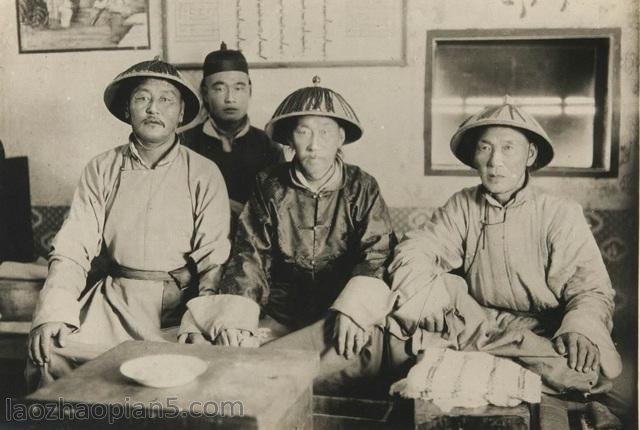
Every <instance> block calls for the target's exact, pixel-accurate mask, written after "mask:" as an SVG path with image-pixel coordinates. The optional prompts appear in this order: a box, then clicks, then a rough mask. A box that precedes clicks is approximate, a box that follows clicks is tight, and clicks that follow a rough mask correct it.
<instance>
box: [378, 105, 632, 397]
mask: <svg viewBox="0 0 640 430" xmlns="http://www.w3.org/2000/svg"><path fill="white" fill-rule="evenodd" d="M451 150H452V152H453V153H454V154H455V156H456V157H457V158H458V159H459V160H460V161H461V162H463V163H464V164H466V165H468V166H471V167H473V168H474V169H476V170H477V172H478V175H479V177H480V180H481V184H480V185H478V186H475V187H471V188H466V189H463V190H462V191H460V192H458V193H456V194H454V195H453V196H452V197H451V198H450V199H449V200H448V201H447V203H446V204H445V205H444V206H443V207H441V208H439V209H438V210H436V212H435V213H434V214H433V217H432V219H431V222H430V223H428V224H427V225H426V226H425V227H424V228H423V229H421V230H419V231H414V232H409V233H407V235H406V237H405V238H404V240H403V241H402V242H401V243H400V244H399V245H398V246H397V247H396V249H395V256H394V259H393V262H392V263H391V265H390V266H389V271H390V272H391V274H392V279H393V282H392V290H393V294H396V295H397V301H396V305H395V308H394V314H393V316H392V320H393V321H392V324H391V325H390V329H391V332H392V333H393V334H394V335H395V336H397V337H399V338H405V339H407V338H409V337H412V340H411V341H412V348H413V350H415V351H417V350H419V349H421V348H424V347H427V346H429V345H433V344H444V345H445V346H447V347H451V348H455V349H460V350H480V351H485V352H490V353H494V354H496V355H501V356H508V357H512V358H514V359H515V360H516V361H518V362H519V363H520V364H522V365H524V366H525V367H528V368H529V369H530V370H532V371H534V372H536V373H538V374H540V375H541V376H542V381H543V383H544V384H545V385H546V387H547V389H548V390H549V391H550V392H561V393H562V392H566V391H569V390H577V391H579V392H582V393H593V392H599V391H606V389H607V387H608V386H610V385H611V384H610V382H608V379H611V378H615V377H616V376H618V375H619V374H620V371H621V361H620V356H619V355H618V352H617V351H616V348H615V346H614V344H613V342H612V339H611V335H610V333H611V328H612V313H613V308H614V301H613V298H614V290H613V288H612V287H611V282H610V280H609V276H608V274H607V271H606V269H605V266H604V263H603V261H602V257H601V255H600V252H599V250H598V247H597V245H596V242H595V240H594V238H593V235H592V234H591V231H590V229H589V226H588V224H587V222H586V220H585V218H584V216H583V213H582V208H581V207H580V206H579V205H578V204H577V203H575V202H573V201H571V200H569V199H565V198H560V197H556V196H553V195H551V194H549V193H547V192H545V191H542V190H541V189H539V188H537V187H535V186H534V185H533V184H532V180H531V177H530V173H531V172H532V171H534V170H536V169H539V168H542V167H544V166H545V165H547V164H548V163H549V162H550V161H551V160H552V158H553V148H552V146H551V142H550V139H549V137H548V136H547V134H546V133H545V131H544V130H543V129H542V127H541V126H540V125H539V124H538V122H537V121H536V120H535V119H534V118H533V117H532V116H530V115H529V114H527V113H526V111H524V110H523V109H521V108H519V107H517V106H515V105H513V104H511V103H509V102H508V101H505V103H504V104H503V105H501V106H493V107H489V108H486V109H484V110H482V111H481V112H479V113H477V114H476V115H473V116H471V117H470V118H469V119H467V120H466V121H465V122H464V123H462V124H461V126H460V127H459V129H458V131H457V132H456V133H455V134H454V136H453V138H452V139H451ZM454 269H457V273H458V272H459V273H460V275H461V276H454V275H452V274H448V272H450V271H452V270H454Z"/></svg>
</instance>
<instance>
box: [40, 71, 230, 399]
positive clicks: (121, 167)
mask: <svg viewBox="0 0 640 430" xmlns="http://www.w3.org/2000/svg"><path fill="white" fill-rule="evenodd" d="M104 101H105V104H106V105H107V108H108V109H109V111H110V112H111V113H112V114H113V115H114V116H115V117H116V118H118V119H119V120H120V121H123V122H125V123H127V124H130V125H131V128H132V133H131V135H130V136H129V139H128V142H126V143H124V144H123V145H121V146H118V147H116V148H114V149H111V150H109V151H107V152H105V153H103V154H101V155H99V156H97V157H96V158H94V159H93V160H92V161H91V162H89V164H88V165H87V166H86V167H85V169H84V171H83V173H82V177H81V178H80V183H79V184H78V187H77V189H76V192H75V194H74V197H73V201H72V203H71V209H70V211H69V216H68V217H67V219H66V220H65V222H64V224H63V226H62V228H61V229H60V231H59V232H58V234H57V235H56V237H55V239H54V241H53V251H52V253H51V256H50V265H49V274H48V276H47V280H46V282H45V285H44V288H43V290H42V292H41V294H40V298H39V301H38V305H37V308H36V311H35V315H34V319H33V328H32V330H31V333H30V335H29V357H30V361H29V363H28V366H27V378H28V382H29V385H30V388H35V387H36V386H37V385H38V384H44V383H47V382H50V381H51V380H53V379H57V378H59V377H61V376H62V375H64V374H65V373H67V372H70V371H71V370H72V369H74V368H75V367H77V366H78V365H80V364H82V363H84V362H86V361H87V360H90V359H92V358H94V357H96V356H97V355H99V354H100V353H102V352H104V351H106V350H107V349H109V348H111V347H113V346H115V345H117V344H119V343H121V342H124V341H126V340H132V339H134V340H156V341H162V340H165V339H166V340H172V341H175V340H176V332H177V330H176V329H177V325H179V324H180V322H181V318H182V314H183V313H184V309H185V304H186V302H187V300H188V299H190V298H192V297H195V296H197V295H198V292H199V288H200V286H204V285H207V286H209V285H211V284H212V283H213V282H214V279H215V278H216V277H217V275H218V272H219V270H220V267H221V265H222V264H223V263H224V261H225V260H226V259H227V257H228V255H229V241H228V239H227V236H228V233H229V203H228V197H227V192H226V188H225V186H224V180H223V179H222V175H221V174H220V172H219V171H218V169H217V168H216V166H215V165H214V164H213V163H212V162H211V161H209V160H207V159H205V158H204V157H202V156H200V155H198V154H196V153H195V152H193V151H191V150H190V149H187V148H185V147H184V146H182V145H180V141H179V138H178V136H177V135H176V129H177V128H178V126H179V125H180V124H182V123H188V122H190V121H192V120H194V119H195V118H196V116H197V115H198V112H199V110H200V98H199V96H198V94H197V92H195V91H194V90H193V89H191V87H190V85H189V84H188V83H187V81H185V80H184V79H183V78H182V76H181V75H180V73H179V72H178V71H177V70H176V69H175V68H174V67H173V66H172V65H170V64H167V63H165V62H163V61H160V60H152V61H144V62H142V63H139V64H136V65H134V66H132V67H130V68H129V69H127V70H126V71H124V72H122V73H121V74H119V75H118V76H117V77H116V78H115V79H114V80H113V81H112V82H111V83H110V84H109V85H108V86H107V88H106V89H105V92H104ZM98 256H100V259H96V257H98ZM100 260H106V264H105V265H104V266H105V267H103V270H104V273H101V276H98V279H97V280H96V282H94V283H87V274H88V273H89V271H90V269H92V266H93V265H94V262H95V261H100ZM85 285H86V286H87V289H85ZM172 327H173V329H172Z"/></svg>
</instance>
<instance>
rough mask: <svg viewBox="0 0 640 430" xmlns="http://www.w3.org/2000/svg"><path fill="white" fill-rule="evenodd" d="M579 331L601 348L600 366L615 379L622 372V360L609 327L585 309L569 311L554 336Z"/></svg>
mask: <svg viewBox="0 0 640 430" xmlns="http://www.w3.org/2000/svg"><path fill="white" fill-rule="evenodd" d="M571 332H574V333H579V334H581V335H583V336H585V337H586V338H587V339H589V340H590V341H591V342H593V343H594V344H595V345H596V346H597V347H598V349H599V350H600V367H601V369H602V373H603V374H604V376H606V377H607V378H610V379H613V378H615V377H617V376H618V375H620V372H622V360H621V358H620V355H619V354H618V351H617V350H616V347H615V345H614V344H613V340H612V339H611V334H610V333H609V330H608V329H607V327H606V326H605V325H604V324H603V323H602V322H600V321H599V320H598V319H597V318H594V317H593V316H592V315H590V314H589V312H585V310H584V309H581V310H573V311H570V312H568V313H567V314H566V315H565V316H564V318H563V320H562V324H560V328H559V329H558V331H556V333H555V334H554V336H553V338H554V339H555V338H556V337H558V336H560V335H561V334H564V333H571Z"/></svg>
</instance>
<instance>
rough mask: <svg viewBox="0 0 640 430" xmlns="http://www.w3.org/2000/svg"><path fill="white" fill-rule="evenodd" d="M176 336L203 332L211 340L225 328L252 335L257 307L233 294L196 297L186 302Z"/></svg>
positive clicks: (255, 304)
mask: <svg viewBox="0 0 640 430" xmlns="http://www.w3.org/2000/svg"><path fill="white" fill-rule="evenodd" d="M187 308H188V310H187V312H186V313H185V315H184V317H183V319H182V323H181V325H180V330H179V331H178V334H183V333H194V332H196V333H204V334H207V335H208V336H209V337H210V338H211V339H212V340H213V339H215V338H216V337H217V336H218V334H219V333H220V331H222V330H224V329H228V328H235V329H240V330H247V331H249V332H251V333H252V334H255V332H256V330H257V329H258V320H259V318H260V306H259V305H258V304H257V303H256V302H254V301H253V300H251V299H248V298H246V297H243V296H237V295H233V294H219V295H211V296H200V297H196V298H194V299H192V300H190V301H189V303H187Z"/></svg>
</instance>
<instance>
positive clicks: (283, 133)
mask: <svg viewBox="0 0 640 430" xmlns="http://www.w3.org/2000/svg"><path fill="white" fill-rule="evenodd" d="M301 116H323V117H327V118H331V119H333V120H335V121H336V122H337V123H338V124H339V125H340V127H342V128H343V129H344V134H345V141H344V143H345V145H346V144H349V143H353V142H355V141H357V140H359V139H360V138H361V137H362V133H363V130H362V127H360V125H359V124H357V123H355V122H352V121H349V120H347V119H345V118H343V117H341V116H340V115H334V114H331V113H328V112H321V111H317V110H312V111H302V112H292V113H288V114H284V115H280V116H278V117H277V118H274V119H272V120H271V121H269V122H268V123H267V125H266V126H265V132H266V133H267V136H269V138H271V140H272V141H274V142H277V143H281V144H283V145H288V144H289V143H290V142H289V139H290V137H291V136H289V133H290V130H291V128H292V127H291V125H290V124H291V122H292V121H293V120H294V119H297V118H298V117H301Z"/></svg>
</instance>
